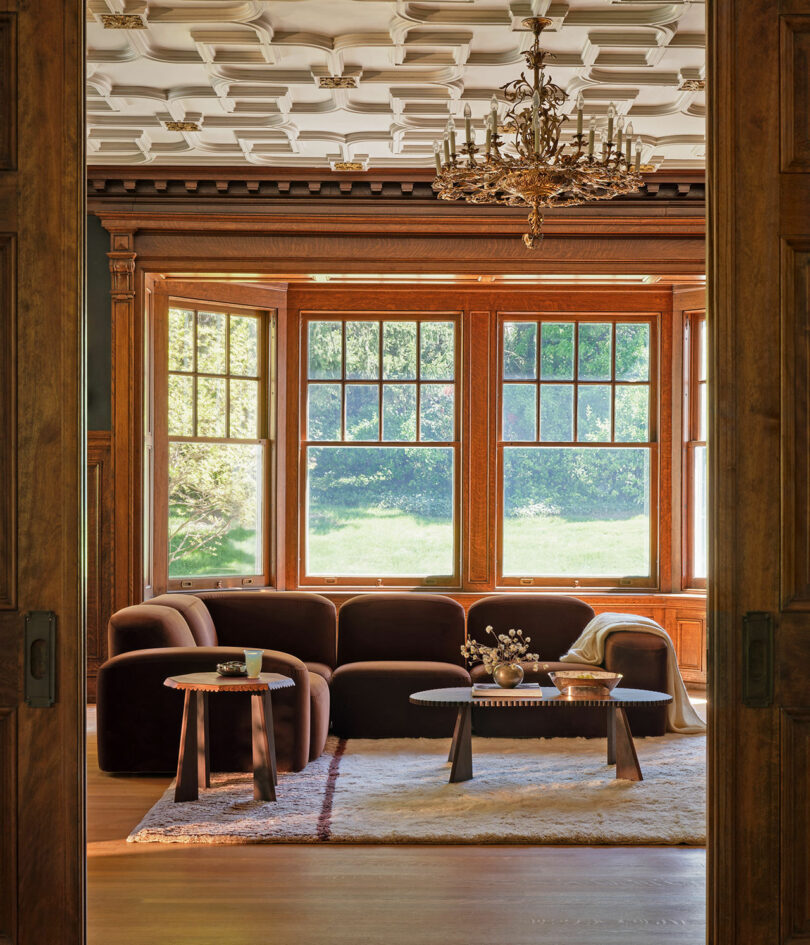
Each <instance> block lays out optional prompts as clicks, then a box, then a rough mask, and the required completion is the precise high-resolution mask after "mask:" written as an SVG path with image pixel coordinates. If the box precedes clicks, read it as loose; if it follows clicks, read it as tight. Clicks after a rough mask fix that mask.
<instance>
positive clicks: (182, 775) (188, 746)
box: [174, 689, 200, 803]
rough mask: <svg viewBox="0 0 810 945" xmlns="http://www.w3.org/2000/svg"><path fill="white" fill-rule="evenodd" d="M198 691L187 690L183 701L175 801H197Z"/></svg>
mask: <svg viewBox="0 0 810 945" xmlns="http://www.w3.org/2000/svg"><path fill="white" fill-rule="evenodd" d="M198 713H199V708H198V701H197V693H196V692H192V691H191V690H190V689H187V690H186V697H185V700H184V702H183V724H182V727H181V729H180V751H179V753H178V755H177V783H176V784H175V788H174V800H175V803H179V802H181V801H196V800H197V798H198V797H199V793H198V789H197V783H198V782H197V779H198V763H199V758H198V754H197V751H198V749H197V732H198V729H199V719H200V717H199V714H198Z"/></svg>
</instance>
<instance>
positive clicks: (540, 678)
mask: <svg viewBox="0 0 810 945" xmlns="http://www.w3.org/2000/svg"><path fill="white" fill-rule="evenodd" d="M520 665H521V666H522V667H523V681H524V682H527V683H540V685H541V686H551V685H553V683H552V682H551V680H550V679H549V677H548V674H549V673H564V672H569V673H571V672H583V673H592V672H593V671H594V670H595V669H601V667H599V666H592V665H591V664H590V663H552V662H550V661H549V660H539V661H538V663H537V669H536V670H535V668H534V665H535V664H534V663H521V664H520ZM470 677H471V679H472V681H473V682H476V683H478V682H492V676H490V674H489V673H488V672H487V671H486V670H485V669H484V665H483V663H479V664H478V665H477V666H473V668H472V669H471V670H470Z"/></svg>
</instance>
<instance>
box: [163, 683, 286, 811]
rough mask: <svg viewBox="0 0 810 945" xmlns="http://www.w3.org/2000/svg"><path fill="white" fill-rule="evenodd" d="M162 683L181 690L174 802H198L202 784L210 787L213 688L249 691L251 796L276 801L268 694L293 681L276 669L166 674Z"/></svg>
mask: <svg viewBox="0 0 810 945" xmlns="http://www.w3.org/2000/svg"><path fill="white" fill-rule="evenodd" d="M163 685H164V686H168V687H169V688H170V689H181V690H182V691H183V692H185V694H186V698H185V702H184V703H183V726H182V728H181V729H180V752H179V754H178V756H177V783H176V785H175V788H174V800H175V803H178V802H180V801H196V800H197V798H198V797H199V789H200V788H201V787H210V786H211V762H210V757H209V752H208V696H209V695H210V694H211V693H212V692H226V693H227V692H249V693H250V695H251V699H250V702H251V717H252V723H253V796H254V798H256V800H260V801H274V800H275V799H276V787H275V786H276V784H278V773H277V772H276V745H275V739H274V737H273V705H272V703H271V701H270V692H271V691H272V690H274V689H289V688H290V687H291V686H294V685H295V683H294V682H293V681H292V679H290V677H289V676H282V675H281V674H280V673H260V674H259V675H258V676H220V675H219V673H187V674H186V675H184V676H169V677H168V679H166V680H164V682H163ZM192 719H193V720H194V721H192Z"/></svg>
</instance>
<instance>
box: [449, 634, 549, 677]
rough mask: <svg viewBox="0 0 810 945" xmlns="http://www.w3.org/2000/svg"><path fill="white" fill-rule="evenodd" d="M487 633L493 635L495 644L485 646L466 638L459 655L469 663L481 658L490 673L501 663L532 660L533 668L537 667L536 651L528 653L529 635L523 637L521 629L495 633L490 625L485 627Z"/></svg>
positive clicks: (537, 657)
mask: <svg viewBox="0 0 810 945" xmlns="http://www.w3.org/2000/svg"><path fill="white" fill-rule="evenodd" d="M486 632H487V633H491V634H492V636H493V637H495V639H496V641H497V643H496V644H495V646H487V645H486V644H484V643H479V642H478V641H477V640H467V642H466V643H464V644H462V647H461V655H462V656H463V657H464V658H465V659H466V660H467V661H468V662H470V663H472V662H474V661H475V660H481V662H482V663H483V664H484V669H485V670H486V671H487V672H488V673H492V672H493V671H494V669H495V667H496V666H499V665H500V664H501V663H519V662H521V661H524V662H532V661H534V664H535V666H534V668H535V670H536V669H537V661H538V660H539V659H540V657H539V655H538V654H537V653H529V644H530V643H531V642H532V638H531V637H524V636H523V631H522V630H510V631H509V632H508V633H501V634H497V633H495V631H494V630H493V629H492V627H487V628H486Z"/></svg>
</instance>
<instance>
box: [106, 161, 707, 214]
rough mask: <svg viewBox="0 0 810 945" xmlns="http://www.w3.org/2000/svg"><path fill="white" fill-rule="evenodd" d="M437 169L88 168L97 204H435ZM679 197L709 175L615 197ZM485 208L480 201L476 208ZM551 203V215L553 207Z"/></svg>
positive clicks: (676, 174)
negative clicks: (363, 170) (352, 170)
mask: <svg viewBox="0 0 810 945" xmlns="http://www.w3.org/2000/svg"><path fill="white" fill-rule="evenodd" d="M433 178H434V174H433V172H432V171H429V170H427V169H416V170H414V169H412V168H402V169H396V170H392V169H382V170H369V171H365V172H335V171H324V170H323V169H321V168H286V167H285V168H257V167H249V168H233V167H223V168H199V167H198V168H193V167H191V168H181V167H176V168H172V167H164V168H137V169H136V168H131V167H117V166H113V167H101V166H91V167H89V168H88V172H87V194H88V204H89V206H90V209H92V210H98V209H100V208H101V207H104V206H108V205H110V204H119V205H120V204H121V202H122V200H125V201H126V203H127V206H130V207H132V206H133V205H135V206H137V205H142V204H146V203H149V204H154V203H156V202H158V203H159V202H171V203H176V204H181V203H184V202H192V201H193V203H194V205H195V206H199V205H200V204H208V205H223V204H225V205H227V204H229V203H233V202H240V203H242V202H248V203H250V202H261V203H263V204H264V203H267V202H268V201H269V202H273V203H285V202H289V201H296V202H297V201H302V200H303V201H306V202H307V203H311V204H317V203H326V202H328V203H335V204H346V203H351V204H357V203H360V202H362V203H368V204H375V205H379V204H398V205H402V204H408V205H413V204H416V205H435V204H437V203H439V200H438V198H437V196H436V194H435V193H434V192H433V189H432V183H433ZM664 202H674V203H678V204H681V205H688V206H690V207H693V208H698V207H699V208H700V209H701V211H702V209H703V206H704V202H705V175H704V174H703V172H702V171H694V170H683V171H670V172H663V171H659V172H655V173H651V174H646V175H644V186H643V188H642V189H641V191H640V192H639V193H637V194H630V195H627V196H624V197H617V198H615V199H614V200H612V201H610V203H611V204H612V205H616V206H624V207H626V206H628V205H631V206H638V205H644V204H648V203H655V204H660V203H664ZM477 209H480V208H475V207H474V208H472V210H473V211H475V210H477ZM551 213H552V212H551V211H549V215H551Z"/></svg>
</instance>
